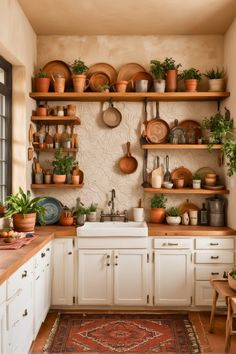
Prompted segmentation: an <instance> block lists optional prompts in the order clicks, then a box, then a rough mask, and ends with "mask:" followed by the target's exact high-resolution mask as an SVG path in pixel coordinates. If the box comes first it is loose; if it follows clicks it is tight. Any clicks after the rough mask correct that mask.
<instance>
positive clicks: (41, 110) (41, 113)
mask: <svg viewBox="0 0 236 354" xmlns="http://www.w3.org/2000/svg"><path fill="white" fill-rule="evenodd" d="M47 114H48V109H47V107H42V106H39V107H37V108H36V116H47Z"/></svg>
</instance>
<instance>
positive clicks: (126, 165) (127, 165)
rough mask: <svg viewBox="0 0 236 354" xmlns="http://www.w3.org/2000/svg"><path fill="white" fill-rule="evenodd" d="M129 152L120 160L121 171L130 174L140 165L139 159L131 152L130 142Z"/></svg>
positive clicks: (128, 143)
mask: <svg viewBox="0 0 236 354" xmlns="http://www.w3.org/2000/svg"><path fill="white" fill-rule="evenodd" d="M126 145H127V154H126V155H125V156H124V157H122V158H121V159H120V161H119V168H120V171H121V172H123V173H125V174H130V173H133V172H134V171H136V169H137V167H138V161H137V160H136V159H135V158H134V157H133V156H132V155H131V153H130V142H129V141H128V142H127V144H126Z"/></svg>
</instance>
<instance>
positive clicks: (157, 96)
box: [30, 92, 230, 102]
mask: <svg viewBox="0 0 236 354" xmlns="http://www.w3.org/2000/svg"><path fill="white" fill-rule="evenodd" d="M229 96H230V93H229V92H163V93H159V92H125V93H120V92H105V93H103V92H82V93H77V92H64V93H57V92H48V93H41V92H31V93H30V97H31V98H33V99H35V100H36V101H82V102H86V101H87V102H93V101H94V102H95V101H99V102H100V101H109V100H110V99H113V100H114V101H130V102H140V101H144V100H145V99H147V100H148V101H172V102H176V101H221V100H223V99H225V98H227V97H229Z"/></svg>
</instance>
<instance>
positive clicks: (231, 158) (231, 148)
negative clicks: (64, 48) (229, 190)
mask: <svg viewBox="0 0 236 354" xmlns="http://www.w3.org/2000/svg"><path fill="white" fill-rule="evenodd" d="M222 151H223V153H224V154H225V156H226V157H227V163H226V164H227V168H228V170H227V175H228V176H229V177H231V176H232V175H233V174H234V173H235V172H236V142H235V140H234V139H233V138H226V140H225V142H224V145H223V147H222Z"/></svg>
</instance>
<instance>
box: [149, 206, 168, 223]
mask: <svg viewBox="0 0 236 354" xmlns="http://www.w3.org/2000/svg"><path fill="white" fill-rule="evenodd" d="M165 216H166V210H165V209H164V208H151V212H150V221H151V222H152V223H155V224H162V223H163V221H164V220H165Z"/></svg>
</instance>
